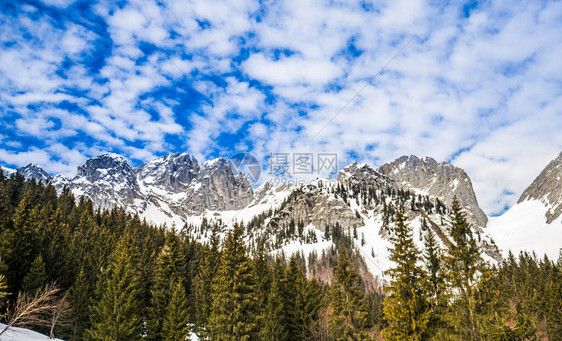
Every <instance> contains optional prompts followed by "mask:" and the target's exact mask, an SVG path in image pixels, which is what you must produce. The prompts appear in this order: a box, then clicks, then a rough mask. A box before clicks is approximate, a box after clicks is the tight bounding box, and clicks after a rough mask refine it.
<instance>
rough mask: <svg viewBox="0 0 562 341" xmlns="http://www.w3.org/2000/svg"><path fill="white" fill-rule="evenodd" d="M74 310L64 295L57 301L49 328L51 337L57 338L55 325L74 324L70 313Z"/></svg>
mask: <svg viewBox="0 0 562 341" xmlns="http://www.w3.org/2000/svg"><path fill="white" fill-rule="evenodd" d="M71 311H72V308H71V307H70V303H69V302H68V301H67V300H66V296H63V297H62V298H61V299H59V300H58V301H57V302H56V303H55V308H54V309H53V311H52V312H51V328H50V329H49V337H50V338H51V339H54V338H55V326H57V325H59V326H70V325H72V323H71V320H70V319H69V315H70V313H71Z"/></svg>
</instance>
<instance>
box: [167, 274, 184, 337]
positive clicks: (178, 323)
mask: <svg viewBox="0 0 562 341" xmlns="http://www.w3.org/2000/svg"><path fill="white" fill-rule="evenodd" d="M170 289H171V294H170V302H169V303H168V306H167V307H166V311H165V315H164V322H163V324H162V333H161V336H162V338H161V340H167V341H184V340H188V335H189V331H190V327H189V324H188V323H189V304H188V301H187V295H186V294H185V289H184V287H183V285H182V283H181V281H179V280H176V281H175V282H174V283H173V284H172V287H171V288H170Z"/></svg>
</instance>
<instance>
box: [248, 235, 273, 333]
mask: <svg viewBox="0 0 562 341" xmlns="http://www.w3.org/2000/svg"><path fill="white" fill-rule="evenodd" d="M252 272H253V276H254V278H255V280H256V288H255V293H256V301H257V307H258V310H259V311H258V312H257V316H256V317H257V319H256V323H257V329H258V330H261V329H262V328H263V317H264V314H263V313H264V310H265V308H266V303H267V297H268V295H269V291H270V286H271V276H270V269H269V265H268V264H267V259H266V253H265V248H264V246H263V243H260V245H259V246H258V250H257V252H256V255H255V256H254V260H253V267H252Z"/></svg>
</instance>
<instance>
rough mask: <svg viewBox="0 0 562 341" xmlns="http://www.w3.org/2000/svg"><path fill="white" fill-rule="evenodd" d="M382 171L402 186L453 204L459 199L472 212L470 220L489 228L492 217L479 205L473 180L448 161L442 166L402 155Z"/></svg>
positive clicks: (428, 159)
mask: <svg viewBox="0 0 562 341" xmlns="http://www.w3.org/2000/svg"><path fill="white" fill-rule="evenodd" d="M378 171H379V172H380V173H382V174H384V175H386V176H388V177H389V178H392V179H394V180H395V181H396V182H397V183H398V184H399V185H402V186H404V187H406V188H411V189H414V190H417V192H419V193H422V194H428V195H433V196H436V197H438V198H440V199H441V200H443V201H444V203H445V204H446V205H451V204H452V202H453V198H454V197H455V196H456V197H457V198H458V199H459V201H460V203H461V205H462V206H463V207H464V208H465V209H466V211H467V213H468V219H469V220H470V221H471V222H473V223H475V224H477V225H479V226H486V224H487V222H488V217H487V216H486V214H485V213H484V212H483V211H482V209H480V207H479V206H478V201H477V200H476V195H475V194H474V189H473V188H472V181H471V180H470V178H469V177H468V175H467V174H466V172H465V171H464V170H463V169H462V168H459V167H455V166H454V165H452V164H449V163H447V162H445V161H443V162H441V163H438V162H437V161H435V159H433V158H431V157H425V158H419V157H417V156H415V155H411V156H401V157H399V158H398V159H396V160H394V161H393V162H390V163H387V164H384V165H382V166H381V167H379V169H378Z"/></svg>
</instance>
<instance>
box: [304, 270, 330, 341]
mask: <svg viewBox="0 0 562 341" xmlns="http://www.w3.org/2000/svg"><path fill="white" fill-rule="evenodd" d="M301 283H302V284H301V286H300V290H299V297H300V298H299V301H300V302H301V303H300V304H299V308H300V309H299V321H300V325H301V336H300V338H301V339H302V340H309V339H311V338H312V335H311V333H310V326H311V324H312V322H313V321H314V320H316V319H317V318H318V314H319V312H320V309H322V307H323V305H324V297H323V292H322V287H321V286H320V283H319V282H318V281H317V280H316V279H314V278H313V279H311V280H304V281H302V282H301Z"/></svg>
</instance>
